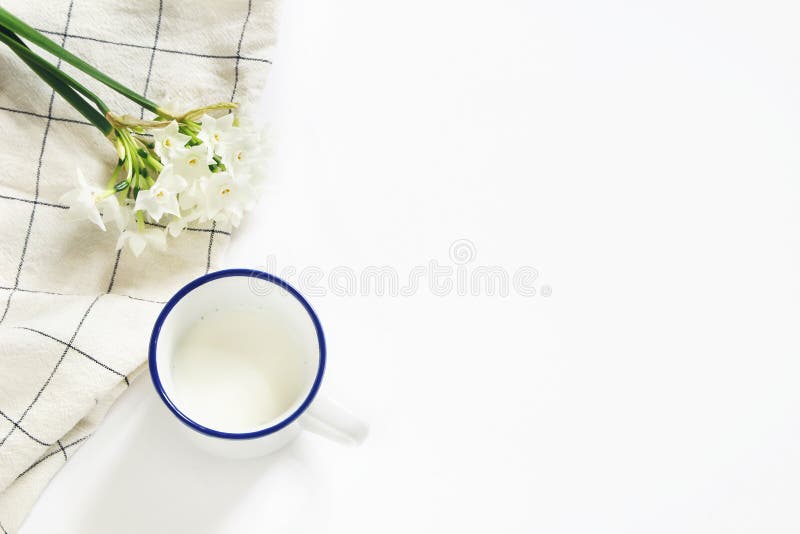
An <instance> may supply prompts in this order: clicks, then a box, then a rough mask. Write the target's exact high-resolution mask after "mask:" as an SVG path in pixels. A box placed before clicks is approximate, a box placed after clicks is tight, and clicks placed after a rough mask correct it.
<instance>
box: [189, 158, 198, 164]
mask: <svg viewBox="0 0 800 534" xmlns="http://www.w3.org/2000/svg"><path fill="white" fill-rule="evenodd" d="M187 163H188V164H189V165H191V166H195V165H197V158H191V159H190V160H189V161H187Z"/></svg>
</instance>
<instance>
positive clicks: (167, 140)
mask: <svg viewBox="0 0 800 534" xmlns="http://www.w3.org/2000/svg"><path fill="white" fill-rule="evenodd" d="M164 146H165V147H171V146H172V140H171V139H170V138H169V137H168V138H166V139H164Z"/></svg>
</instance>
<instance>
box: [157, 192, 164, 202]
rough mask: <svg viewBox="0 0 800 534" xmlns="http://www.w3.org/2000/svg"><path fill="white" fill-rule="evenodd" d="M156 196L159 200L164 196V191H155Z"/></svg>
mask: <svg viewBox="0 0 800 534" xmlns="http://www.w3.org/2000/svg"><path fill="white" fill-rule="evenodd" d="M156 198H157V199H159V200H161V199H162V198H164V191H163V190H161V191H159V192H158V193H156Z"/></svg>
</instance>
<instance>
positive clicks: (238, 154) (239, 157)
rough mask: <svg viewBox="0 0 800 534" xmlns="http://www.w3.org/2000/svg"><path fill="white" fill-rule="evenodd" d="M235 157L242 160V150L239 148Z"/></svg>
mask: <svg viewBox="0 0 800 534" xmlns="http://www.w3.org/2000/svg"><path fill="white" fill-rule="evenodd" d="M236 159H237V160H238V161H242V160H243V159H244V154H243V153H242V151H241V150H240V151H239V152H237V153H236Z"/></svg>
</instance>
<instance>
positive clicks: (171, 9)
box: [0, 0, 275, 533]
mask: <svg viewBox="0 0 800 534" xmlns="http://www.w3.org/2000/svg"><path fill="white" fill-rule="evenodd" d="M3 7H5V8H6V9H8V10H9V11H11V12H12V13H14V14H16V15H17V16H18V17H20V18H22V19H23V20H25V21H26V22H28V23H29V24H30V25H31V26H34V27H35V28H37V29H38V30H40V31H42V32H43V33H45V34H46V35H48V36H49V37H50V38H51V39H53V40H54V41H56V42H57V43H59V44H62V45H63V46H65V47H66V48H67V49H68V50H70V51H72V52H73V53H75V54H77V55H78V56H80V57H82V58H84V59H86V60H88V61H89V63H91V64H93V65H95V66H97V67H98V68H100V70H103V71H104V72H106V73H107V74H109V75H111V76H112V77H113V78H115V79H117V80H118V81H120V82H122V83H123V84H125V85H127V86H129V87H131V88H133V89H134V90H137V91H138V92H140V94H144V95H145V96H147V97H148V98H150V99H151V100H154V101H155V102H158V103H160V104H171V105H172V106H173V107H174V108H175V109H177V110H184V109H190V108H195V107H200V106H202V105H205V104H209V103H213V102H219V101H230V100H233V101H237V102H240V103H242V105H243V107H244V108H245V110H246V108H247V104H248V103H250V102H252V101H253V99H254V97H256V96H257V94H258V92H259V90H260V89H261V87H262V86H263V84H264V82H265V79H266V75H267V71H268V70H269V66H270V61H269V48H270V46H271V45H272V43H273V39H274V33H275V31H274V25H273V21H274V19H273V8H274V6H273V2H270V1H267V0H225V1H219V0H193V1H185V0H136V1H130V0H47V1H44V0H40V1H37V2H32V1H30V0H12V1H4V2H3ZM50 59H52V60H53V61H55V59H54V58H50ZM62 67H63V68H65V70H66V71H68V72H69V73H70V74H73V75H74V76H75V77H76V78H78V79H79V80H81V81H84V82H85V83H86V85H89V84H91V85H90V87H92V88H95V89H97V93H99V95H100V96H101V98H103V99H104V100H105V101H106V103H107V104H109V106H110V107H111V109H112V110H114V111H116V112H117V113H130V114H133V115H141V109H140V108H138V107H136V106H135V105H133V104H132V103H130V102H129V101H127V100H126V99H124V98H122V97H120V96H119V95H116V94H115V93H113V92H112V91H110V90H108V89H106V88H105V87H102V86H100V85H99V84H98V83H96V82H93V81H90V80H89V78H87V77H85V76H83V75H81V74H80V73H78V71H77V70H75V69H73V68H72V67H71V66H68V65H62ZM147 116H148V115H147V114H144V117H147ZM0 133H2V138H3V140H4V145H3V148H2V151H1V152H0V533H11V532H16V531H17V530H18V528H19V526H20V524H21V523H22V521H23V519H24V518H25V516H26V515H27V513H28V512H29V510H30V507H31V506H32V505H33V503H34V502H35V500H36V498H37V497H38V495H39V494H40V493H41V491H42V490H43V489H44V487H45V486H46V484H47V483H48V481H49V480H50V479H51V478H52V477H53V475H54V474H55V473H56V472H57V471H58V470H59V469H60V468H61V466H62V465H63V464H64V462H65V461H66V460H68V459H69V457H70V456H72V455H73V454H75V451H76V450H77V449H78V448H79V447H80V446H81V444H82V443H83V442H84V441H85V440H86V439H88V438H89V437H90V436H91V434H92V432H93V431H94V429H95V427H96V426H97V425H98V424H99V423H100V421H101V420H102V418H103V416H104V415H105V413H106V411H107V410H108V408H109V406H110V405H111V404H112V403H113V401H114V400H115V399H116V398H117V397H118V396H119V395H120V394H121V393H122V392H123V391H124V390H125V388H126V387H127V386H128V384H129V383H130V381H131V380H132V379H133V378H134V376H136V375H137V373H139V372H140V371H141V370H142V369H143V368H144V362H145V360H146V356H147V353H146V347H147V342H148V338H149V334H150V330H151V328H152V324H153V321H154V319H155V316H156V315H157V313H158V311H159V310H160V308H161V306H162V303H163V302H164V301H165V300H167V299H168V298H169V297H170V296H171V295H172V294H173V293H174V292H175V291H176V290H177V289H178V288H179V287H181V286H182V285H184V284H185V283H186V282H188V281H189V280H191V279H192V278H195V277H197V276H200V275H202V274H204V273H206V272H208V271H209V270H213V269H214V267H215V265H216V263H217V259H218V258H219V257H220V254H221V253H222V252H223V250H224V249H225V248H226V247H227V244H228V241H229V239H230V231H229V229H227V228H222V227H219V226H215V225H210V226H207V227H196V228H194V229H191V230H189V231H187V232H185V233H184V234H182V235H181V236H180V237H179V238H177V239H172V238H169V248H168V250H167V251H166V252H158V251H154V250H146V251H145V252H144V253H143V254H142V256H140V257H139V258H136V257H134V256H133V255H132V254H131V253H130V252H129V251H127V250H123V251H122V252H121V253H118V252H117V251H116V250H115V244H116V232H113V231H111V230H109V231H108V232H105V233H104V232H102V231H100V230H99V229H98V228H97V227H95V226H93V225H92V224H91V223H89V222H71V221H70V220H69V218H68V217H67V211H66V207H65V206H63V205H61V204H60V203H59V198H60V197H61V195H62V194H63V193H64V192H65V191H66V190H68V189H70V188H72V187H74V184H75V176H76V167H80V168H81V169H82V170H83V172H84V174H85V175H86V176H87V179H89V180H90V181H93V182H95V183H97V184H98V185H100V184H103V183H105V181H106V180H107V178H108V176H109V172H110V171H111V170H112V169H113V166H114V163H115V160H116V156H115V153H114V150H113V149H112V146H111V145H110V144H109V143H108V142H107V141H106V140H105V139H104V137H103V136H102V134H101V133H100V132H99V131H97V130H96V129H94V128H93V127H92V126H90V125H89V124H88V123H87V122H86V121H84V120H83V118H82V117H81V116H80V115H79V114H77V113H76V112H75V111H74V110H73V109H72V108H71V107H69V105H67V104H66V103H65V102H64V101H63V100H62V99H61V98H60V97H59V96H58V95H55V96H54V95H53V92H52V91H51V90H50V89H49V87H48V86H46V85H45V84H44V83H43V82H42V81H41V80H39V79H38V78H36V76H35V75H34V74H32V73H31V72H30V71H29V69H28V68H27V67H26V66H25V65H24V64H23V63H22V62H21V61H20V60H19V59H18V58H17V57H16V56H15V55H13V54H12V53H11V52H10V50H8V49H6V48H5V47H2V49H0Z"/></svg>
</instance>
